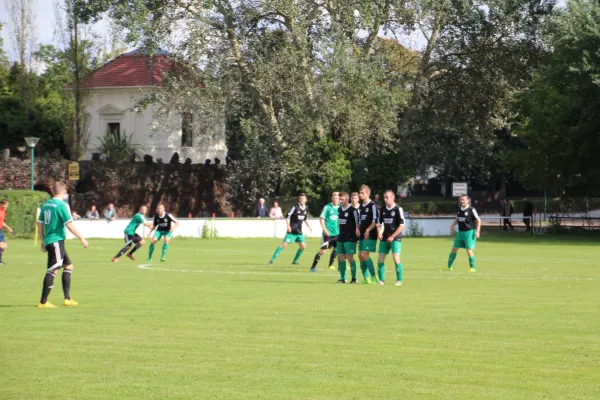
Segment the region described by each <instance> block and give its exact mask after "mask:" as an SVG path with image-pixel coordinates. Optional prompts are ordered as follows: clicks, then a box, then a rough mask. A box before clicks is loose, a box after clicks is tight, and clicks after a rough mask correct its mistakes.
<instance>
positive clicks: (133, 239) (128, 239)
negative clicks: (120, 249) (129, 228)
mask: <svg viewBox="0 0 600 400" xmlns="http://www.w3.org/2000/svg"><path fill="white" fill-rule="evenodd" d="M141 241H142V237H141V236H140V235H138V234H137V233H135V234H133V235H128V234H125V245H128V244H131V243H135V244H137V243H139V242H141Z"/></svg>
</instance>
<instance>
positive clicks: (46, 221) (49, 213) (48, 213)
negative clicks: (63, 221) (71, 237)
mask: <svg viewBox="0 0 600 400" xmlns="http://www.w3.org/2000/svg"><path fill="white" fill-rule="evenodd" d="M51 218H52V211H50V210H48V211H45V212H44V224H46V225H49V224H50V219H51Z"/></svg>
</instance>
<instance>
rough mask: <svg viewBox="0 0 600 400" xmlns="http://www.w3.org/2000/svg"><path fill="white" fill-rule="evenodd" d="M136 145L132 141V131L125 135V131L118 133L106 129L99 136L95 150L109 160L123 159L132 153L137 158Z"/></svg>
mask: <svg viewBox="0 0 600 400" xmlns="http://www.w3.org/2000/svg"><path fill="white" fill-rule="evenodd" d="M137 147H138V145H137V144H135V143H133V133H131V135H129V136H127V132H123V134H120V133H114V132H111V131H106V133H105V134H104V136H102V137H101V138H100V146H98V147H97V150H98V152H99V153H100V154H101V155H103V156H104V157H106V159H107V160H109V161H125V160H127V159H129V157H131V155H132V154H133V155H135V156H136V157H138V158H139V156H137V155H136V151H137Z"/></svg>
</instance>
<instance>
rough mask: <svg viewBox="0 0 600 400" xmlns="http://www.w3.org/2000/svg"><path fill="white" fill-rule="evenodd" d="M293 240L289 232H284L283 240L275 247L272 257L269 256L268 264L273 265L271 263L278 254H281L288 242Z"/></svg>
mask: <svg viewBox="0 0 600 400" xmlns="http://www.w3.org/2000/svg"><path fill="white" fill-rule="evenodd" d="M293 240H294V239H293V235H292V234H291V233H286V234H285V237H284V238H283V241H282V242H281V244H280V245H279V246H277V249H275V253H273V257H271V260H270V261H269V265H273V263H274V262H275V260H276V259H277V257H279V255H280V254H281V252H282V251H283V249H285V248H286V247H287V245H288V244H290V243H292V241H293Z"/></svg>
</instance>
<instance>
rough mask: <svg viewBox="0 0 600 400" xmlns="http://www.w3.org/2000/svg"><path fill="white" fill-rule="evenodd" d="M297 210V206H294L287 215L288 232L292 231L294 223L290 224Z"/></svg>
mask: <svg viewBox="0 0 600 400" xmlns="http://www.w3.org/2000/svg"><path fill="white" fill-rule="evenodd" d="M295 211H296V206H293V207H292V209H291V210H290V212H289V213H288V214H287V216H286V217H285V223H286V225H287V232H288V233H292V225H291V224H290V219H291V218H292V215H294V212H295Z"/></svg>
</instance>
